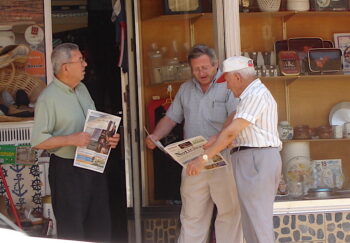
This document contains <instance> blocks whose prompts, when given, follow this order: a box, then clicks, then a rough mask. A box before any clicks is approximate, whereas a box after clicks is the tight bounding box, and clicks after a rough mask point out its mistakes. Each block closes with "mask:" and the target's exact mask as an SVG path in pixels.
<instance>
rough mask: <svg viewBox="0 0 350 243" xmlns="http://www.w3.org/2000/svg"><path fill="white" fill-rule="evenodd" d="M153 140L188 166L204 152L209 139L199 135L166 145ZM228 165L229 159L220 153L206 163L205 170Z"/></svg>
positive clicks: (160, 147) (179, 161)
mask: <svg viewBox="0 0 350 243" xmlns="http://www.w3.org/2000/svg"><path fill="white" fill-rule="evenodd" d="M146 132H147V130H146ZM147 133H148V132H147ZM153 142H154V143H155V144H156V146H157V147H158V148H159V149H160V150H162V151H163V152H164V153H166V154H169V155H170V156H171V157H172V158H173V159H174V160H175V161H176V162H178V163H179V164H180V165H181V166H183V167H184V168H186V166H187V164H188V163H189V162H190V161H191V160H193V159H195V158H197V157H198V156H200V155H203V154H204V149H203V145H204V144H206V143H207V142H208V141H207V140H206V139H205V138H204V137H202V136H197V137H193V138H189V139H185V140H182V141H180V142H176V143H172V144H169V145H167V146H165V147H164V146H163V145H162V143H161V142H160V141H154V140H153ZM226 165H227V161H226V160H225V158H224V157H223V156H222V155H221V154H220V153H218V154H217V155H215V156H214V157H213V158H212V159H210V160H209V161H208V162H207V163H206V165H205V166H204V170H203V171H208V170H213V169H218V168H222V167H224V166H226Z"/></svg>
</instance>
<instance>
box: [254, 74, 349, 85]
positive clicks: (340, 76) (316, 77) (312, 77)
mask: <svg viewBox="0 0 350 243" xmlns="http://www.w3.org/2000/svg"><path fill="white" fill-rule="evenodd" d="M344 78H350V75H349V74H333V75H332V74H324V75H295V76H293V75H290V76H276V77H260V79H261V80H262V81H263V82H271V81H272V82H274V81H287V84H288V85H289V84H291V83H292V82H294V81H296V80H299V79H300V80H315V81H317V80H324V79H329V80H338V79H344Z"/></svg>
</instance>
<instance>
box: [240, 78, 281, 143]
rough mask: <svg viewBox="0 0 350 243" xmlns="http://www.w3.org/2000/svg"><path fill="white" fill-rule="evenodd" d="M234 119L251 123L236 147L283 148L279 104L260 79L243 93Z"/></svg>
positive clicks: (243, 131)
mask: <svg viewBox="0 0 350 243" xmlns="http://www.w3.org/2000/svg"><path fill="white" fill-rule="evenodd" d="M234 118H242V119H245V120H247V121H249V122H250V123H251V124H250V125H249V126H248V127H246V128H245V129H243V130H242V131H241V132H240V133H239V134H238V136H237V137H236V140H235V141H234V145H235V146H249V147H280V148H281V146H282V143H281V140H280V139H279V136H278V131H277V123H278V115H277V103H276V101H275V99H274V98H273V96H272V95H271V93H270V91H269V90H268V89H267V88H266V86H265V85H264V84H263V83H261V81H260V79H256V80H254V81H253V82H252V83H251V84H250V85H249V86H248V87H247V88H246V89H245V90H244V91H243V92H242V94H241V95H240V97H239V103H238V106H237V111H236V115H235V117H234Z"/></svg>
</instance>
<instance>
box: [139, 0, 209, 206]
mask: <svg viewBox="0 0 350 243" xmlns="http://www.w3.org/2000/svg"><path fill="white" fill-rule="evenodd" d="M140 10H141V11H140V13H139V25H140V31H139V32H140V36H141V43H139V44H140V45H139V46H140V52H141V60H140V62H141V85H142V87H141V89H142V97H140V99H141V100H142V105H143V106H144V109H143V110H145V111H146V112H144V113H143V118H142V119H143V121H145V126H146V127H148V126H149V121H148V113H147V106H148V105H149V104H150V102H151V101H152V97H153V96H158V97H160V98H167V97H168V93H167V87H168V85H172V89H173V91H172V94H173V95H172V96H173V97H174V96H175V94H176V92H177V91H178V89H179V87H180V85H181V84H182V83H183V82H185V81H186V80H175V81H167V82H162V83H159V84H154V83H153V82H152V80H151V75H150V71H151V65H150V58H149V52H150V51H151V45H152V43H156V44H157V46H158V47H159V48H162V47H165V48H166V49H167V52H166V53H165V55H164V56H165V59H167V58H169V57H172V56H174V53H173V52H172V42H173V41H176V43H177V45H178V52H177V53H176V56H177V58H178V59H179V61H180V62H186V61H187V54H188V53H187V50H186V49H185V48H184V43H188V45H189V46H190V47H191V46H193V45H194V44H197V43H202V44H207V45H209V46H212V47H213V46H214V34H213V15H212V14H211V13H189V14H172V15H164V13H163V9H162V1H155V0H142V1H140ZM164 64H165V63H164ZM144 157H145V158H144V160H145V163H144V166H145V170H144V171H146V173H145V174H146V178H144V184H145V187H146V188H147V190H148V191H146V195H145V197H146V198H148V201H149V203H150V204H151V205H157V204H159V203H162V202H159V201H157V200H155V199H154V194H155V193H154V189H155V184H154V164H153V163H154V162H153V156H152V152H151V151H150V150H146V151H145V154H144Z"/></svg>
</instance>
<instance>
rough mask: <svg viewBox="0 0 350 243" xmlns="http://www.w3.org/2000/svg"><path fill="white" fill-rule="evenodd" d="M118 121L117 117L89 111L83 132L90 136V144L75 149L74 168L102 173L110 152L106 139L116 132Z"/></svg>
mask: <svg viewBox="0 0 350 243" xmlns="http://www.w3.org/2000/svg"><path fill="white" fill-rule="evenodd" d="M120 120H121V118H120V117H118V116H114V115H111V114H107V113H104V112H100V111H94V110H90V109H89V110H88V114H87V116H86V120H85V126H84V132H87V133H89V134H90V135H91V139H90V143H89V144H88V145H87V146H85V147H77V150H76V152H75V158H74V166H77V167H81V168H85V169H89V170H93V171H97V172H100V173H103V171H104V169H105V167H106V163H107V160H108V156H109V153H110V151H111V146H110V145H109V142H108V138H109V137H112V136H113V135H114V134H115V133H116V132H117V130H118V127H119V124H120Z"/></svg>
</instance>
